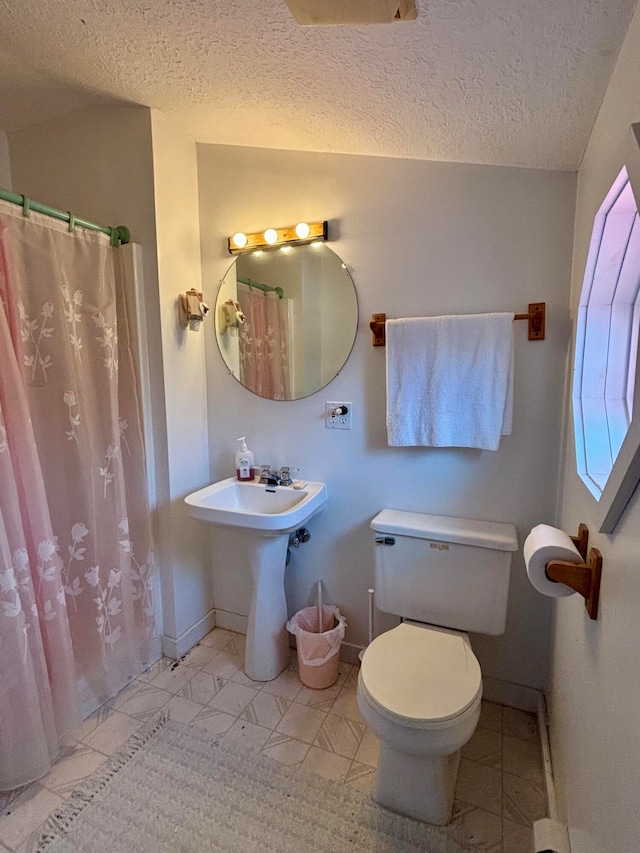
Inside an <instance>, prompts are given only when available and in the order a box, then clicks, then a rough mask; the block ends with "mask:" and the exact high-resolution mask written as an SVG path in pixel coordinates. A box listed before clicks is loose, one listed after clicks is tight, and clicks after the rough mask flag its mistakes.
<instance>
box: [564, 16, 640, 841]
mask: <svg viewBox="0 0 640 853" xmlns="http://www.w3.org/2000/svg"><path fill="white" fill-rule="evenodd" d="M639 79H640V11H636V14H635V17H634V19H633V21H632V24H631V27H630V29H629V32H628V34H627V38H626V40H625V42H624V45H623V48H622V51H621V52H620V56H619V58H618V63H617V65H616V69H615V72H614V74H613V76H612V78H611V81H610V83H609V87H608V90H607V94H606V97H605V99H604V101H603V104H602V107H601V109H600V113H599V115H598V119H597V121H596V124H595V126H594V129H593V133H592V135H591V139H590V141H589V145H588V147H587V150H586V153H585V156H584V160H583V163H582V166H581V168H580V172H579V177H578V196H577V203H576V221H575V246H574V267H573V276H572V290H571V317H572V329H573V330H574V339H573V343H574V344H575V318H576V315H577V305H578V300H579V296H580V290H581V288H582V277H583V275H584V268H585V262H586V258H587V251H588V246H589V237H590V234H591V227H592V224H593V217H594V214H595V212H596V211H597V209H598V207H599V206H600V204H601V202H602V199H603V198H604V196H605V195H606V193H607V191H608V189H609V187H610V186H611V184H612V182H613V180H614V178H615V176H616V175H617V173H618V171H619V170H620V168H621V167H622V165H623V163H624V157H625V152H626V150H627V144H628V141H629V126H630V124H631V123H633V122H637V121H640V89H639V88H638V80H639ZM569 390H570V389H569V387H567V409H566V412H565V432H566V435H565V456H566V461H565V464H564V469H563V472H562V478H563V496H562V499H561V507H560V513H559V523H560V525H561V526H562V527H563V528H564V529H565V530H567V531H569V532H573V531H575V530H576V529H577V526H578V523H579V522H581V521H583V522H585V523H586V524H587V525H588V526H589V529H590V532H591V544H593V545H595V546H596V547H598V548H599V549H600V551H601V552H602V557H603V576H602V589H601V598H600V612H599V615H598V620H597V621H595V622H592V621H590V620H589V619H588V618H587V615H586V612H585V609H584V605H583V602H582V599H580V598H578V596H572V597H571V598H566V599H562V600H558V602H557V604H556V612H555V636H554V640H553V664H552V681H553V690H552V697H551V709H552V714H551V735H552V755H553V762H554V771H555V774H556V782H557V785H558V788H559V793H560V794H561V795H562V800H563V802H564V809H565V811H566V815H567V817H568V823H569V830H570V836H571V849H572V851H573V853H602V851H603V850H610V851H612V853H613V851H615V853H630V851H632V850H637V849H638V846H639V842H638V839H639V838H640V810H639V809H638V780H639V779H640V740H639V739H638V730H639V729H640V631H639V629H638V625H639V624H640V562H639V560H638V555H639V554H640V497H639V495H638V493H636V494H635V495H634V497H633V498H632V500H631V503H630V504H629V506H628V507H627V510H626V512H625V514H624V515H623V516H622V520H621V521H620V523H619V524H618V526H617V528H616V530H615V531H614V533H613V534H612V535H611V536H605V535H603V534H599V533H598V532H597V526H596V524H595V507H596V503H595V500H594V498H593V497H592V496H591V494H590V493H589V491H588V490H587V488H586V486H584V485H583V483H582V482H581V481H580V480H579V478H578V476H577V474H576V468H575V453H574V448H573V435H572V424H571V409H570V403H569Z"/></svg>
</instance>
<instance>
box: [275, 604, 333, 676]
mask: <svg viewBox="0 0 640 853" xmlns="http://www.w3.org/2000/svg"><path fill="white" fill-rule="evenodd" d="M346 624H347V623H346V620H345V618H344V616H342V615H341V614H340V611H339V610H338V608H337V607H334V606H333V605H331V604H325V605H324V606H323V608H322V631H319V630H318V627H319V626H318V608H317V607H305V608H304V609H303V610H300V611H298V613H296V614H295V616H292V617H291V619H289V621H288V622H287V630H288V631H289V632H290V633H291V634H293V635H294V636H295V638H296V645H297V649H298V674H299V676H300V681H301V682H302V683H303V684H304V685H305V686H306V687H312V688H313V689H314V690H323V689H324V688H325V687H331V685H332V684H335V683H336V681H337V680H338V665H339V663H340V645H341V644H342V640H343V639H344V630H345V627H346Z"/></svg>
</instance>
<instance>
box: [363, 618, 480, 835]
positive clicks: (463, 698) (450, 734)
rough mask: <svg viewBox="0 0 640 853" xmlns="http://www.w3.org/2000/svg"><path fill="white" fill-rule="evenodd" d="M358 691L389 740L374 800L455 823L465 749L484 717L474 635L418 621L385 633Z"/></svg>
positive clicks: (369, 718)
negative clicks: (455, 798) (456, 794)
mask: <svg viewBox="0 0 640 853" xmlns="http://www.w3.org/2000/svg"><path fill="white" fill-rule="evenodd" d="M357 698H358V707H359V708H360V713H361V714H362V716H363V718H364V720H365V721H366V723H367V725H368V726H369V727H370V728H371V730H372V731H373V732H374V733H375V734H376V735H377V736H378V738H379V739H380V741H381V751H380V759H379V762H378V770H377V774H376V783H375V787H374V790H373V798H374V800H375V801H376V802H378V803H379V804H380V805H382V806H385V807H386V808H389V809H392V810H393V811H397V812H400V813H401V814H404V815H408V816H409V817H413V818H416V819H417V820H422V821H425V822H427V823H433V824H438V825H444V824H446V823H448V822H449V821H450V820H451V813H452V811H453V800H454V793H455V785H456V778H457V773H458V765H459V762H460V750H461V748H462V747H463V746H464V745H465V743H467V741H468V740H469V739H470V738H471V736H472V735H473V732H474V731H475V729H476V726H477V724H478V720H479V718H480V702H481V699H482V678H481V672H480V665H479V663H478V660H477V659H476V657H475V655H474V654H473V651H472V650H471V645H470V643H469V638H468V636H467V635H466V634H464V633H462V632H459V631H452V630H448V629H444V628H437V627H435V626H430V625H424V624H417V623H415V622H403V623H402V624H400V625H398V627H397V628H393V629H392V630H391V631H387V632H386V633H384V634H381V635H380V636H379V637H377V638H376V639H375V640H374V641H373V642H372V643H371V644H370V645H369V646H368V648H367V650H366V652H365V654H364V657H363V660H362V667H361V669H360V675H359V678H358V690H357Z"/></svg>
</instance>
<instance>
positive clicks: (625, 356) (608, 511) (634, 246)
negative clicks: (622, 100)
mask: <svg viewBox="0 0 640 853" xmlns="http://www.w3.org/2000/svg"><path fill="white" fill-rule="evenodd" d="M639 326H640V217H639V216H638V207H637V204H636V200H635V197H634V194H633V189H632V185H631V182H630V180H629V176H628V174H627V169H626V168H623V169H622V171H621V172H620V174H619V175H618V177H617V178H616V180H615V181H614V183H613V186H612V187H611V189H610V190H609V193H608V194H607V197H606V198H605V200H604V201H603V203H602V205H601V207H600V209H599V210H598V212H597V214H596V217H595V220H594V225H593V231H592V234H591V243H590V246H589V255H588V258H587V266H586V271H585V276H584V282H583V286H582V294H581V297H580V305H579V308H578V322H577V331H576V352H575V363H574V379H573V412H574V432H575V443H576V463H577V469H578V474H579V475H580V477H581V478H582V480H583V482H584V483H585V485H586V486H587V488H588V489H589V491H590V492H591V494H592V495H593V496H594V497H595V499H596V500H597V501H598V502H599V503H601V507H602V513H603V525H602V527H601V530H602V531H604V532H611V530H613V528H614V527H615V524H616V523H617V521H618V519H619V517H620V515H621V514H622V512H623V511H624V507H625V506H626V504H627V502H628V500H629V498H630V496H631V494H632V493H633V490H634V489H635V487H636V485H637V483H638V472H637V462H638V447H640V440H638V438H636V435H635V434H636V433H640V389H637V388H636V386H637V385H638V383H637V382H636V373H637V367H638V363H637V362H638V332H639ZM634 403H635V405H636V409H637V410H638V411H637V418H636V429H635V430H632V429H631V427H632V424H633V412H634ZM625 441H626V445H625ZM631 445H634V446H631ZM623 448H624V449H625V452H624V453H622V450H623ZM618 462H619V464H618V465H617V463H618ZM632 463H635V465H634V464H632ZM634 471H635V472H636V473H635V479H633V473H634ZM623 486H624V488H622V487H623Z"/></svg>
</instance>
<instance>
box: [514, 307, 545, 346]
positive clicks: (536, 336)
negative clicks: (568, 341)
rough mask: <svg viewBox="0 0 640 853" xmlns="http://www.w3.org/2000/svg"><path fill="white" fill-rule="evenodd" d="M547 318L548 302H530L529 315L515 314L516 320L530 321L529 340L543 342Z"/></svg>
mask: <svg viewBox="0 0 640 853" xmlns="http://www.w3.org/2000/svg"><path fill="white" fill-rule="evenodd" d="M546 316H547V304H546V302H530V303H529V312H528V313H527V314H515V315H514V317H513V319H514V320H528V321H529V340H530V341H543V340H544V333H545V321H546Z"/></svg>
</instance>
